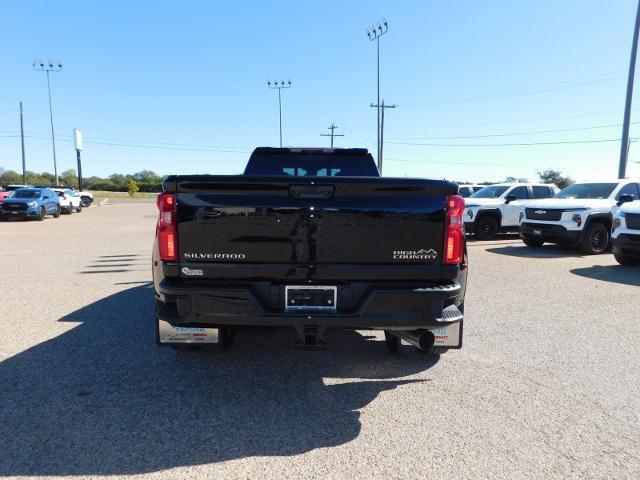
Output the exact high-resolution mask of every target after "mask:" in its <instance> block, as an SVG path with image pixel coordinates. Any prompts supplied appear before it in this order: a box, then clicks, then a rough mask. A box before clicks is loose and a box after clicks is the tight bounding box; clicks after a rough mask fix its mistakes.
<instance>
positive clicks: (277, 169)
mask: <svg viewBox="0 0 640 480" xmlns="http://www.w3.org/2000/svg"><path fill="white" fill-rule="evenodd" d="M244 174H245V175H250V176H259V175H266V176H285V177H286V176H289V177H379V176H380V174H379V173H378V169H377V168H376V166H375V163H374V161H373V157H371V155H369V154H366V155H340V154H332V153H329V154H327V153H285V154H279V153H278V154H264V155H258V156H254V157H252V159H251V160H250V161H249V164H248V165H247V168H246V170H245V172H244Z"/></svg>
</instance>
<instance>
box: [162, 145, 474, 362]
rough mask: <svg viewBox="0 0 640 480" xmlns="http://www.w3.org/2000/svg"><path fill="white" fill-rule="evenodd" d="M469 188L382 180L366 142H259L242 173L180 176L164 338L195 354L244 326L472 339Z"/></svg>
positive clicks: (169, 226) (171, 199)
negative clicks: (314, 145)
mask: <svg viewBox="0 0 640 480" xmlns="http://www.w3.org/2000/svg"><path fill="white" fill-rule="evenodd" d="M457 193H458V186H457V185H456V184H455V183H452V182H448V181H445V180H426V179H417V178H381V177H380V175H379V173H378V170H377V168H376V166H375V162H374V161H373V158H372V156H371V155H370V154H369V153H368V151H367V150H366V149H307V148H257V149H256V150H255V151H254V152H253V154H252V155H251V158H250V159H249V163H248V164H247V167H246V170H245V172H244V174H243V175H171V176H169V177H167V178H166V179H165V181H164V183H163V193H161V194H160V195H159V196H158V209H159V219H158V224H157V228H156V241H155V243H154V248H153V283H154V289H155V298H156V317H157V318H156V325H157V330H156V339H157V342H158V344H160V345H171V346H173V347H174V348H181V349H184V348H185V347H191V346H194V345H198V344H207V343H219V344H220V345H221V346H222V348H223V349H226V348H228V347H229V346H231V344H232V343H233V341H234V338H235V333H236V331H237V330H238V329H240V328H242V327H255V326H263V327H264V326H268V327H285V326H287V327H294V329H295V331H296V332H297V342H298V343H299V344H300V345H305V346H316V345H321V344H323V333H324V331H325V329H327V328H341V329H363V330H369V329H377V330H384V332H385V339H386V343H387V346H388V347H389V349H390V350H391V351H397V350H398V348H399V345H400V339H403V340H405V341H406V342H408V343H411V344H413V345H415V346H417V347H418V348H420V349H422V350H425V351H428V352H430V353H432V354H440V353H443V352H445V351H447V350H448V349H451V348H460V347H461V346H462V322H463V312H464V295H465V288H466V277H467V251H466V244H465V240H464V230H463V222H462V213H463V211H464V201H463V199H462V198H461V197H459V196H458V195H457Z"/></svg>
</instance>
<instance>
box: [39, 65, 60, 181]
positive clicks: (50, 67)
mask: <svg viewBox="0 0 640 480" xmlns="http://www.w3.org/2000/svg"><path fill="white" fill-rule="evenodd" d="M33 69H34V70H36V71H38V72H46V73H47V91H48V92H49V119H50V120H51V145H52V148H53V171H54V175H55V176H56V185H58V164H57V162H56V134H55V132H54V129H53V108H52V107H51V81H50V80H49V73H50V72H59V71H60V70H62V62H61V61H60V60H58V61H57V62H53V61H51V60H49V61H48V62H44V61H43V60H36V61H35V62H33Z"/></svg>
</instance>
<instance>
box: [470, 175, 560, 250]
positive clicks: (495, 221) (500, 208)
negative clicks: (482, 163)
mask: <svg viewBox="0 0 640 480" xmlns="http://www.w3.org/2000/svg"><path fill="white" fill-rule="evenodd" d="M559 191H560V190H559V189H558V187H556V186H555V185H549V184H545V183H500V184H496V185H488V186H486V187H484V188H481V189H480V190H478V191H477V192H475V193H474V194H473V195H471V196H470V197H469V198H467V199H466V200H465V204H466V209H465V212H464V228H465V231H466V232H467V233H473V234H474V235H475V237H476V238H477V239H478V240H491V239H493V238H495V237H496V236H497V235H498V234H499V233H501V232H517V231H518V228H519V226H520V224H519V216H520V212H521V211H522V208H523V206H525V205H527V204H529V203H530V202H532V201H534V200H536V199H542V198H550V197H553V195H555V194H556V193H557V192H559Z"/></svg>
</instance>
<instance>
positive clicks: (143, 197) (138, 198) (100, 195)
mask: <svg viewBox="0 0 640 480" xmlns="http://www.w3.org/2000/svg"><path fill="white" fill-rule="evenodd" d="M90 192H91V193H93V198H94V202H96V203H99V202H101V201H102V200H104V199H105V198H108V199H109V201H110V202H153V201H155V199H156V197H157V196H158V194H157V193H152V192H138V193H136V195H135V197H131V196H129V193H127V192H106V191H102V190H90Z"/></svg>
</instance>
